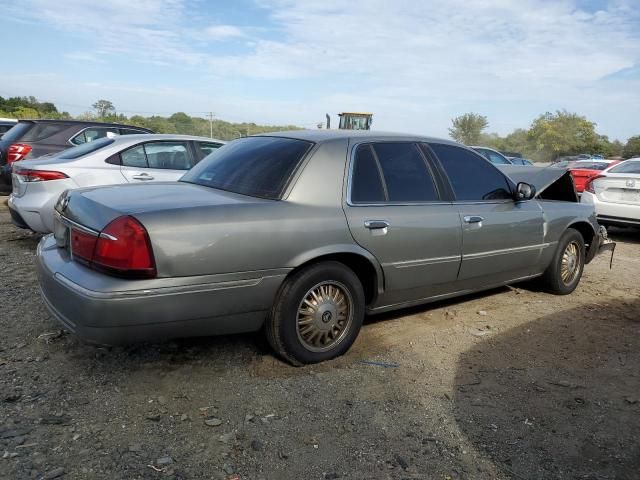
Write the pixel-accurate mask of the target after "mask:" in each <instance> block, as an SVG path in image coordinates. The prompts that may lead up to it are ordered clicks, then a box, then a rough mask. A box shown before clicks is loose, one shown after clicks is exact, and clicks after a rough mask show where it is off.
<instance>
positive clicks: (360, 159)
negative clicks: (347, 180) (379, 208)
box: [351, 145, 386, 203]
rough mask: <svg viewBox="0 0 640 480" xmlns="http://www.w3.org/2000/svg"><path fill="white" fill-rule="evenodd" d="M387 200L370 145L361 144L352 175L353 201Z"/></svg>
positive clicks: (371, 201)
mask: <svg viewBox="0 0 640 480" xmlns="http://www.w3.org/2000/svg"><path fill="white" fill-rule="evenodd" d="M385 200H386V197H385V193H384V188H383V187H382V181H381V180H380V171H379V170H378V164H377V162H376V159H375V157H374V156H373V152H372V150H371V146H370V145H360V146H359V147H358V150H357V151H356V156H355V159H354V164H353V173H352V176H351V201H352V202H353V203H373V202H384V201H385Z"/></svg>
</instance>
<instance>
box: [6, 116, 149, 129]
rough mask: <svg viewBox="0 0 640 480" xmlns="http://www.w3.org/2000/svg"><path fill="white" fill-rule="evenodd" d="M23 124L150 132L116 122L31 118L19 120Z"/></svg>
mask: <svg viewBox="0 0 640 480" xmlns="http://www.w3.org/2000/svg"><path fill="white" fill-rule="evenodd" d="M18 122H21V123H62V124H65V125H87V126H98V127H105V126H106V127H124V128H137V129H140V130H148V131H150V130H149V129H148V128H146V127H138V126H136V125H126V124H124V123H116V122H96V121H93V120H66V119H58V120H54V119H49V118H29V119H23V120H18Z"/></svg>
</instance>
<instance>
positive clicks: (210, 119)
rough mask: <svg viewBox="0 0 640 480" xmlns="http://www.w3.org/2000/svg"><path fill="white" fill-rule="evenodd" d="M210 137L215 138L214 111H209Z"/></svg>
mask: <svg viewBox="0 0 640 480" xmlns="http://www.w3.org/2000/svg"><path fill="white" fill-rule="evenodd" d="M209 138H213V112H209Z"/></svg>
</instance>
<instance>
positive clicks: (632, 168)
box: [608, 160, 640, 174]
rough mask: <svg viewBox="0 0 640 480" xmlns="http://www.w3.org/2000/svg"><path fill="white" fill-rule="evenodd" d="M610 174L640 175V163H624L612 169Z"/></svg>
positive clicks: (628, 161)
mask: <svg viewBox="0 0 640 480" xmlns="http://www.w3.org/2000/svg"><path fill="white" fill-rule="evenodd" d="M608 171H609V173H638V174H640V161H634V162H632V161H630V160H627V161H626V162H622V163H621V164H619V165H616V166H615V167H612V168H611V169H610V170H608Z"/></svg>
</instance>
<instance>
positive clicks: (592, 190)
mask: <svg viewBox="0 0 640 480" xmlns="http://www.w3.org/2000/svg"><path fill="white" fill-rule="evenodd" d="M604 177H605V175H596V176H595V177H591V178H590V179H589V180H587V183H586V184H585V185H584V191H585V192H589V193H596V190H595V188H594V187H593V182H594V181H595V180H597V179H599V178H604Z"/></svg>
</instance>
